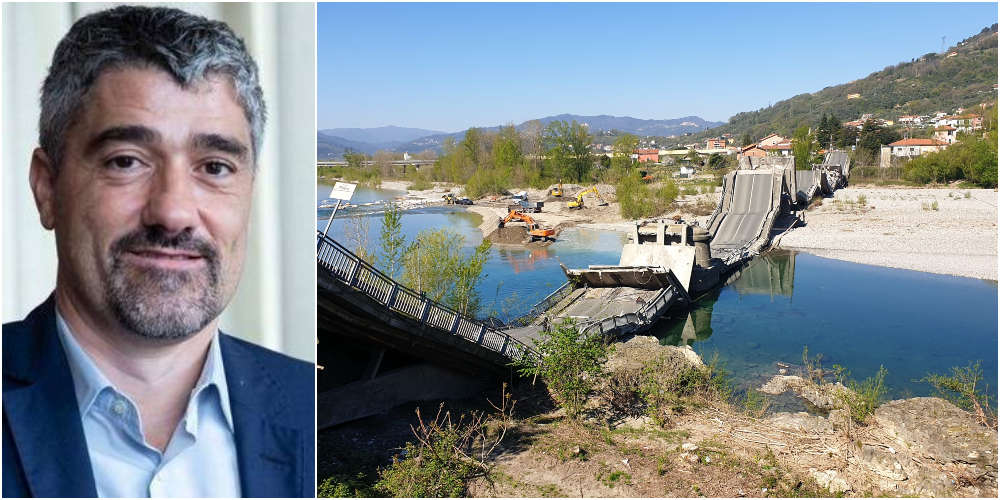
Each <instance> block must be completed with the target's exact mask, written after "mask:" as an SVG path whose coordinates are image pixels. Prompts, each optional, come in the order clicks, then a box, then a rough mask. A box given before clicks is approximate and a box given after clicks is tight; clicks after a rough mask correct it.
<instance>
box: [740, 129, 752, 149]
mask: <svg viewBox="0 0 1000 500" xmlns="http://www.w3.org/2000/svg"><path fill="white" fill-rule="evenodd" d="M751 144H753V139H751V138H750V132H743V138H742V139H740V147H741V148H745V147H747V146H749V145H751Z"/></svg>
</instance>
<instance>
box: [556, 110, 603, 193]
mask: <svg viewBox="0 0 1000 500" xmlns="http://www.w3.org/2000/svg"><path fill="white" fill-rule="evenodd" d="M545 140H546V143H547V144H548V146H549V149H548V156H549V160H550V162H551V163H552V165H553V167H554V170H555V171H556V173H558V174H559V175H560V176H561V177H563V178H565V179H570V180H571V181H572V182H584V183H585V182H589V181H590V168H591V166H592V165H593V157H592V155H591V153H590V145H591V143H593V142H594V136H592V135H591V134H590V131H589V129H588V128H587V126H586V125H581V124H579V123H577V122H576V120H573V122H572V123H566V122H564V121H559V120H557V121H552V122H549V125H548V127H546V129H545Z"/></svg>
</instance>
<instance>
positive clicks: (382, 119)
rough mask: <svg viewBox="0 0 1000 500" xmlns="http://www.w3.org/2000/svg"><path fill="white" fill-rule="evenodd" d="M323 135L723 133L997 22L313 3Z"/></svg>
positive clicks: (955, 10) (948, 8)
mask: <svg viewBox="0 0 1000 500" xmlns="http://www.w3.org/2000/svg"><path fill="white" fill-rule="evenodd" d="M317 10H318V43H319V50H318V52H317V59H318V115H317V121H318V125H319V128H320V129H326V128H338V127H360V128H368V127H380V126H384V125H396V126H401V127H415V128H424V129H430V130H441V131H445V132H457V131H461V130H465V129H466V128H468V127H471V126H493V125H500V124H503V123H507V122H514V123H521V122H523V121H524V120H528V119H533V118H542V117H545V116H551V115H556V114H560V113H572V114H577V115H598V114H607V115H615V116H632V117H635V118H645V119H670V118H680V117H684V116H689V115H696V116H700V117H702V118H704V119H707V120H717V121H725V120H728V119H729V117H730V116H732V115H733V114H735V113H738V112H740V111H749V110H754V109H758V108H762V107H766V106H768V103H769V102H770V103H774V102H777V101H780V100H783V99H787V98H789V97H792V96H794V95H797V94H802V93H807V92H815V91H817V90H821V89H823V88H824V87H827V86H831V85H838V84H841V83H846V82H848V81H850V80H854V79H856V78H862V77H865V76H867V75H868V74H870V73H872V72H874V71H878V70H881V69H882V68H884V67H886V66H889V65H893V64H896V63H899V62H901V61H909V60H910V59H911V58H914V57H919V56H921V55H923V54H926V53H928V52H938V51H940V49H941V37H942V36H944V37H947V44H948V46H952V45H955V44H956V43H958V42H959V41H961V40H963V39H965V38H968V37H970V36H973V35H975V34H977V33H979V31H980V30H981V29H982V28H984V27H986V26H990V25H992V24H993V23H996V22H997V18H998V14H997V12H998V4H997V3H996V2H989V3H878V4H870V3H761V4H758V3H655V4H652V3H546V4H541V3H506V4H493V3H430V4H427V3H388V4H386V3H320V4H319V6H318V8H317Z"/></svg>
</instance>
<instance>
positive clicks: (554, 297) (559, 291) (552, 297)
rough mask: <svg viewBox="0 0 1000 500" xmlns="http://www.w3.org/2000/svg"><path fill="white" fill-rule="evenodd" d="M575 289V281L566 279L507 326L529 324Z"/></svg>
mask: <svg viewBox="0 0 1000 500" xmlns="http://www.w3.org/2000/svg"><path fill="white" fill-rule="evenodd" d="M573 290H575V287H574V286H573V283H572V282H570V281H566V282H565V283H563V284H562V286H560V287H559V288H556V290H555V291H554V292H552V293H550V294H549V296H548V297H545V298H544V299H542V300H541V302H539V303H537V304H535V305H534V306H533V307H532V308H531V310H530V311H528V312H526V313H524V314H523V315H521V316H520V317H518V318H516V319H514V320H513V321H511V322H510V325H509V326H508V327H507V328H519V327H522V326H527V325H529V324H530V323H531V322H532V321H535V320H536V319H538V317H539V316H541V315H542V314H545V312H547V311H548V310H549V309H551V308H552V306H554V305H556V304H558V303H559V301H560V300H562V299H564V298H566V296H567V295H569V294H571V293H573Z"/></svg>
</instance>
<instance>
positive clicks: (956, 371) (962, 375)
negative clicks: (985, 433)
mask: <svg viewBox="0 0 1000 500" xmlns="http://www.w3.org/2000/svg"><path fill="white" fill-rule="evenodd" d="M980 363H982V361H976V363H975V364H973V363H972V362H971V361H970V362H969V366H968V367H966V368H959V367H957V366H953V367H952V368H951V375H950V376H949V375H937V374H930V373H928V374H927V376H926V377H924V378H922V379H920V380H917V381H916V382H927V383H929V384H931V386H932V387H934V391H935V395H936V396H938V397H940V398H943V399H945V400H947V401H950V402H951V403H952V404H954V405H955V406H957V407H959V408H961V409H963V410H965V411H968V412H970V413H972V414H974V415H976V418H977V420H978V421H979V423H980V424H982V425H985V426H987V427H990V428H993V429H996V428H997V418H996V411H995V408H996V406H995V403H996V399H993V398H991V397H990V396H989V392H988V391H989V384H987V385H986V386H985V387H983V388H978V387H976V386H977V385H979V383H980V382H982V381H983V370H982V369H981V368H980V367H979V365H980ZM991 400H992V402H993V404H990V402H991Z"/></svg>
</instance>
